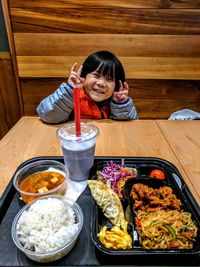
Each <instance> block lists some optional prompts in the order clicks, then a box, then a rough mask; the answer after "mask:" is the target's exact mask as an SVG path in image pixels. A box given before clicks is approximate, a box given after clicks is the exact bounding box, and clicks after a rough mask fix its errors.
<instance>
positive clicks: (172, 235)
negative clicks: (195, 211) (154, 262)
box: [136, 210, 197, 249]
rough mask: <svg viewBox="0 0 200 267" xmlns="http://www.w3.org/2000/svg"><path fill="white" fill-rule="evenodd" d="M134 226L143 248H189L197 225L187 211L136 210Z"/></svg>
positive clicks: (195, 233)
mask: <svg viewBox="0 0 200 267" xmlns="http://www.w3.org/2000/svg"><path fill="white" fill-rule="evenodd" d="M136 226H137V230H138V232H139V235H140V240H141V245H142V246H143V248H145V249H191V248H192V247H193V241H194V240H195V237H196V236H197V227H196V225H195V223H194V222H193V220H192V219H191V214H190V213H188V212H183V211H177V210H158V211H155V212H146V211H141V210H139V211H137V217H136Z"/></svg>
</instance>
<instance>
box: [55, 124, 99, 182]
mask: <svg viewBox="0 0 200 267" xmlns="http://www.w3.org/2000/svg"><path fill="white" fill-rule="evenodd" d="M98 135H99V129H98V128H97V127H96V126H94V125H92V124H87V123H81V136H80V137H77V136H76V127H75V123H70V124H66V125H64V126H63V127H61V128H59V129H58V130H57V136H58V138H59V139H60V142H61V146H62V151H63V156H64V162H65V165H66V167H67V168H68V170H69V178H70V179H71V180H73V181H78V182H81V181H84V180H86V179H88V178H89V174H90V170H91V168H92V166H93V164H94V153H95V145H96V138H97V136H98Z"/></svg>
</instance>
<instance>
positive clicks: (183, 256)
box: [92, 158, 200, 265]
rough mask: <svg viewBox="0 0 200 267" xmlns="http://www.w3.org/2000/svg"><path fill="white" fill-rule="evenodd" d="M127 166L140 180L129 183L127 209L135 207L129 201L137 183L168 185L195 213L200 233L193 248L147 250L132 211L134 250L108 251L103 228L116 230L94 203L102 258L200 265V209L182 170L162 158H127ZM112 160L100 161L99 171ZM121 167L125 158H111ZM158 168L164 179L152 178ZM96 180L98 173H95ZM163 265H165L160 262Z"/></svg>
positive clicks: (186, 208)
mask: <svg viewBox="0 0 200 267" xmlns="http://www.w3.org/2000/svg"><path fill="white" fill-rule="evenodd" d="M124 159H125V166H127V167H134V168H137V170H138V177H137V178H131V179H128V180H127V181H126V184H125V189H124V190H125V195H126V197H127V198H128V201H127V202H126V201H125V202H122V204H123V206H124V209H126V206H128V205H129V206H131V208H130V209H131V210H132V206H133V201H132V200H131V199H130V198H129V195H130V191H131V188H132V185H133V184H134V183H143V184H146V185H148V186H149V187H153V188H159V187H162V186H164V185H168V186H170V187H171V188H172V190H173V193H174V194H175V195H176V196H177V198H179V199H180V200H181V202H182V206H181V210H184V211H188V212H190V213H191V214H192V219H193V220H194V221H195V222H196V223H197V227H198V233H197V237H196V241H195V242H194V245H193V249H185V250H183V249H156V250H155V249H152V250H145V249H143V248H142V247H141V246H140V244H139V235H138V233H137V231H136V230H135V227H134V214H133V213H132V212H131V221H130V227H129V233H130V235H131V236H132V238H133V240H134V241H133V248H132V249H130V250H113V249H107V248H106V247H104V245H103V244H101V243H100V241H99V240H98V237H97V234H98V233H99V231H100V229H101V228H102V227H103V226H105V225H106V226H107V227H108V228H110V227H112V225H111V223H110V222H109V221H108V220H107V219H106V218H105V217H104V215H103V214H102V212H101V210H100V208H99V207H98V206H97V205H96V204H94V212H93V220H92V240H93V242H94V244H95V246H96V248H97V250H98V254H99V257H100V258H101V257H106V258H107V261H109V262H110V263H112V262H116V263H118V264H119V263H123V262H124V264H125V262H129V263H130V262H131V261H134V262H135V263H137V264H144V262H151V263H153V264H154V265H157V264H159V262H160V261H162V262H163V264H167V263H168V264H174V263H175V262H177V261H178V262H177V264H181V261H183V262H182V264H189V265H193V264H194V265H195V264H197V265H200V209H199V206H198V204H197V203H196V201H195V200H194V198H193V196H192V194H191V192H190V190H189V189H188V187H187V185H186V183H185V182H184V180H183V178H182V177H181V175H180V173H179V172H178V170H177V169H176V168H175V167H174V166H173V165H172V164H171V163H169V162H167V161H165V160H162V159H158V158H124ZM108 160H109V159H106V160H102V161H99V162H97V164H96V165H95V171H96V169H98V170H101V169H102V168H103V167H105V166H106V165H107V162H108ZM111 160H113V162H115V163H117V164H121V159H111ZM154 169H160V170H162V171H163V172H164V173H165V179H164V180H158V179H156V178H150V176H149V175H150V172H151V171H152V170H154ZM93 178H94V179H95V173H94V174H93ZM160 263H161V262H160Z"/></svg>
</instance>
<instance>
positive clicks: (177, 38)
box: [14, 33, 200, 57]
mask: <svg viewBox="0 0 200 267" xmlns="http://www.w3.org/2000/svg"><path fill="white" fill-rule="evenodd" d="M14 42H15V50H16V55H17V56H69V55H70V56H85V57H86V56H87V55H89V54H91V53H92V52H94V51H98V50H109V51H113V52H114V53H115V54H116V55H117V56H121V57H128V56H130V57H131V56H141V57H147V56H152V57H153V56H156V57H200V35H151V36H149V35H148V34H145V35H143V34H139V35H131V34H112V35H111V34H62V33H57V34H56V33H15V34H14Z"/></svg>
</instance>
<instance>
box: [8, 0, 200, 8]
mask: <svg viewBox="0 0 200 267" xmlns="http://www.w3.org/2000/svg"><path fill="white" fill-rule="evenodd" d="M9 2H10V6H11V7H21V8H31V7H33V2H32V1H30V0H10V1H9ZM34 6H35V7H37V8H44V7H51V8H63V7H65V8H66V7H83V8H84V7H88V6H89V7H112V8H116V7H119V6H120V7H126V8H198V7H200V1H199V0H180V1H166V0H151V1H149V0H115V1H113V0H101V1H94V0H84V1H83V0H76V1H74V0H67V1H65V0H57V1H55V0H54V1H46V0H34Z"/></svg>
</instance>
